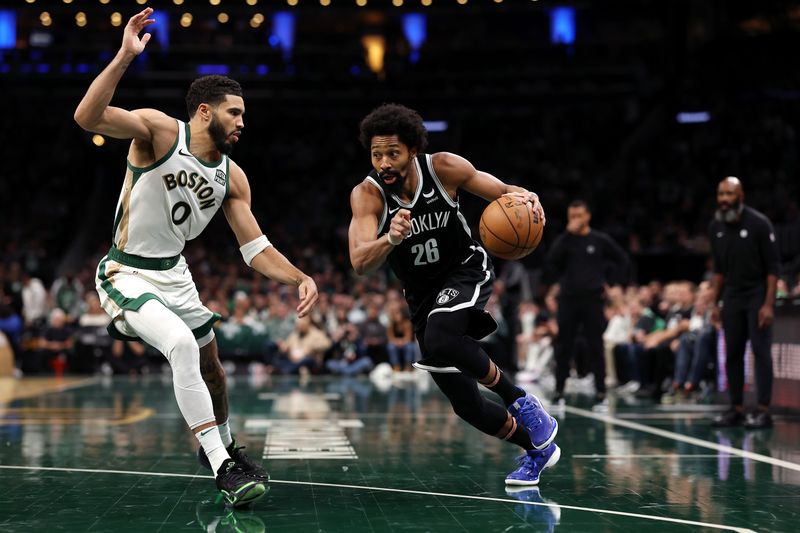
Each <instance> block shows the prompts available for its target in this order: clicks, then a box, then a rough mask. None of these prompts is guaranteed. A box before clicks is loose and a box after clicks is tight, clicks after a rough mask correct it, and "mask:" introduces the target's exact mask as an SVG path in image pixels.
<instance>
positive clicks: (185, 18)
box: [181, 13, 192, 28]
mask: <svg viewBox="0 0 800 533" xmlns="http://www.w3.org/2000/svg"><path fill="white" fill-rule="evenodd" d="M191 25H192V14H191V13H184V14H183V15H181V26H182V27H184V28H188V27H189V26H191Z"/></svg>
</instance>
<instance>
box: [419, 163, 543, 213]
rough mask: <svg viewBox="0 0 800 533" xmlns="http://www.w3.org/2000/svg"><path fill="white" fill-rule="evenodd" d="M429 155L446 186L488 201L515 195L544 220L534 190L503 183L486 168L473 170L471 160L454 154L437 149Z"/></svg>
mask: <svg viewBox="0 0 800 533" xmlns="http://www.w3.org/2000/svg"><path fill="white" fill-rule="evenodd" d="M432 159H433V168H434V170H435V171H436V174H437V175H438V176H439V179H441V180H442V184H443V185H444V186H445V188H447V189H448V190H451V189H452V190H455V189H459V188H462V189H464V190H466V191H468V192H470V193H472V194H474V195H476V196H480V197H481V198H483V199H485V200H488V201H490V202H491V201H494V200H496V199H497V198H500V197H501V196H513V197H516V198H518V199H519V201H520V202H522V203H526V204H529V207H530V209H531V210H533V211H538V212H539V216H540V217H541V218H542V223H543V224H544V221H545V217H544V210H543V209H542V205H541V203H539V196H538V195H537V194H536V193H533V192H530V191H528V190H526V189H524V188H522V187H517V186H516V185H508V184H506V183H503V182H502V181H500V180H499V179H497V178H496V177H494V176H492V175H491V174H489V173H488V172H483V171H481V170H477V169H476V168H475V167H474V166H473V165H472V163H470V162H469V161H467V160H466V159H464V158H463V157H461V156H459V155H456V154H451V153H449V152H438V153H436V154H433V156H432Z"/></svg>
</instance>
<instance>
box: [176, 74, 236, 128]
mask: <svg viewBox="0 0 800 533" xmlns="http://www.w3.org/2000/svg"><path fill="white" fill-rule="evenodd" d="M229 94H232V95H234V96H242V86H241V85H239V82H238V81H236V80H232V79H230V78H228V77H227V76H220V75H218V74H211V75H210V76H202V77H200V78H197V79H196V80H194V81H193V82H192V85H190V86H189V92H187V93H186V111H188V112H189V118H192V117H194V114H195V113H196V112H197V107H198V106H199V105H200V104H208V105H218V104H220V103H221V102H222V101H223V100H225V97H226V96H227V95H229Z"/></svg>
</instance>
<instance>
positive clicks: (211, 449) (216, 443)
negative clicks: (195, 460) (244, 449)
mask: <svg viewBox="0 0 800 533" xmlns="http://www.w3.org/2000/svg"><path fill="white" fill-rule="evenodd" d="M194 436H195V437H197V440H199V441H200V446H202V447H203V451H204V452H206V457H208V462H209V463H211V469H212V470H213V471H214V475H215V476H216V475H217V470H219V467H220V466H221V465H222V463H224V462H225V461H226V460H228V459H230V458H231V456H230V455H228V451H227V450H226V449H225V446H224V445H223V444H222V439H221V438H220V435H219V428H218V427H217V426H213V427H210V428H206V429H204V430H202V431H198V432H197V433H195V434H194Z"/></svg>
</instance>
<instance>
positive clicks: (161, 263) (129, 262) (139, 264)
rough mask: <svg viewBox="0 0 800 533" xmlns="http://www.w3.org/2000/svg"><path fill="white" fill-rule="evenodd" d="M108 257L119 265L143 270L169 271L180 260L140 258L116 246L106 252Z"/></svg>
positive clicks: (179, 257)
mask: <svg viewBox="0 0 800 533" xmlns="http://www.w3.org/2000/svg"><path fill="white" fill-rule="evenodd" d="M108 257H109V259H112V260H114V261H116V262H117V263H119V264H121V265H125V266H129V267H133V268H143V269H145V270H169V269H171V268H173V267H174V266H175V265H177V264H178V261H180V259H181V256H180V255H175V256H172V257H142V256H139V255H133V254H126V253H125V252H123V251H122V250H120V249H118V248H117V247H116V246H112V247H111V249H110V250H109V251H108Z"/></svg>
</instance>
